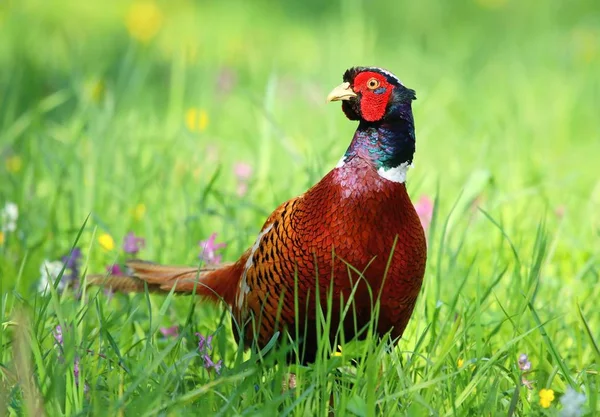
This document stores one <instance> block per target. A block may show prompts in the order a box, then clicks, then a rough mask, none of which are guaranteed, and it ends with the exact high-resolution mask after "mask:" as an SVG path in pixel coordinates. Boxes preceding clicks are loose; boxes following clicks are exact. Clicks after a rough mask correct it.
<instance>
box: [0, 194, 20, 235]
mask: <svg viewBox="0 0 600 417" xmlns="http://www.w3.org/2000/svg"><path fill="white" fill-rule="evenodd" d="M0 218H2V230H6V231H9V232H14V231H15V230H16V229H17V219H18V218H19V206H17V205H16V204H15V203H13V202H11V201H9V202H7V203H6V204H5V205H4V208H3V209H2V212H0Z"/></svg>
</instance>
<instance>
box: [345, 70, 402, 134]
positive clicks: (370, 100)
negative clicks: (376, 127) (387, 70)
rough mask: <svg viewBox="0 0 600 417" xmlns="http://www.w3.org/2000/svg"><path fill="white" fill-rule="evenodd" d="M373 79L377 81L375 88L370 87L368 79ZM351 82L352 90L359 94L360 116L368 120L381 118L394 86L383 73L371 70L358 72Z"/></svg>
mask: <svg viewBox="0 0 600 417" xmlns="http://www.w3.org/2000/svg"><path fill="white" fill-rule="evenodd" d="M373 79H375V80H376V81H377V83H378V85H377V87H376V88H370V81H372V80H373ZM353 84H354V85H353V89H354V92H355V93H360V95H361V99H360V111H361V114H362V118H363V119H364V120H366V121H368V122H375V121H377V120H380V119H381V118H383V116H384V115H385V111H386V108H387V104H388V101H389V99H390V95H391V94H392V89H393V88H394V86H393V85H391V84H390V83H388V82H387V80H386V78H385V77H384V76H383V75H381V74H379V73H377V72H371V71H365V72H361V73H360V74H358V75H357V76H356V78H355V79H354V83H353Z"/></svg>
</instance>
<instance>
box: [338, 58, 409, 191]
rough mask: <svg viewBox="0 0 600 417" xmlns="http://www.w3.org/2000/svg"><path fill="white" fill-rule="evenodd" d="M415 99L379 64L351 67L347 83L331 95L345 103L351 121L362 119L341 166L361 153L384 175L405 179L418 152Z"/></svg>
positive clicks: (387, 177)
mask: <svg viewBox="0 0 600 417" xmlns="http://www.w3.org/2000/svg"><path fill="white" fill-rule="evenodd" d="M415 99H416V95H415V91H414V90H412V89H410V88H407V87H405V86H404V84H402V82H400V80H399V79H398V78H397V77H396V76H395V75H393V74H392V73H390V72H389V71H386V70H384V69H382V68H377V67H354V68H350V69H348V70H347V71H346V72H345V73H344V82H343V83H342V84H340V85H339V86H337V87H336V88H334V89H333V91H331V93H329V95H328V96H327V101H341V102H342V110H343V111H344V113H345V114H346V116H347V117H348V118H349V119H350V120H358V121H359V125H358V128H357V130H356V133H355V134H354V138H353V139H352V143H351V144H350V147H349V148H348V150H347V151H346V153H345V155H344V157H343V158H342V159H341V160H340V163H339V164H338V167H340V166H343V164H345V163H346V162H348V161H349V160H350V159H352V158H353V157H355V156H357V155H360V156H361V157H362V158H363V159H365V160H369V161H370V162H371V163H372V165H373V166H374V167H375V169H377V171H378V173H379V174H380V175H381V176H382V177H384V178H386V179H388V180H391V181H394V182H404V181H405V178H406V171H407V170H408V167H409V166H410V165H411V163H412V159H413V154H414V152H415V127H414V121H413V115H412V107H411V103H412V101H413V100H415Z"/></svg>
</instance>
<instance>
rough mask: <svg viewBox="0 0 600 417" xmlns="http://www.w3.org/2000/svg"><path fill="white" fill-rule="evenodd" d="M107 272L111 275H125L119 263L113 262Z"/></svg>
mask: <svg viewBox="0 0 600 417" xmlns="http://www.w3.org/2000/svg"><path fill="white" fill-rule="evenodd" d="M106 272H108V273H109V274H110V275H119V276H121V275H123V270H122V269H121V267H120V266H119V265H118V264H112V265H109V266H107V267H106Z"/></svg>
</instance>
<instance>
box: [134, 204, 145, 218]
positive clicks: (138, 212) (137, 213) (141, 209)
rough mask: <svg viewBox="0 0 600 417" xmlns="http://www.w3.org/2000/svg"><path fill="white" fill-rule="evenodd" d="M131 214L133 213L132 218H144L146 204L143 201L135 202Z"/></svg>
mask: <svg viewBox="0 0 600 417" xmlns="http://www.w3.org/2000/svg"><path fill="white" fill-rule="evenodd" d="M131 214H133V218H134V219H135V220H137V221H140V220H142V219H143V218H144V214H146V205H145V204H144V203H139V204H137V205H136V206H135V207H134V208H133V210H132V211H131Z"/></svg>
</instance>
